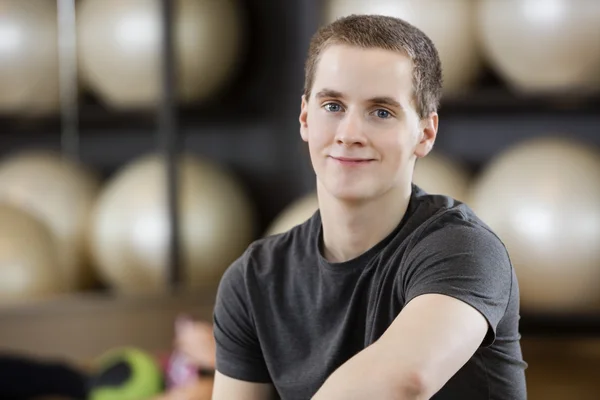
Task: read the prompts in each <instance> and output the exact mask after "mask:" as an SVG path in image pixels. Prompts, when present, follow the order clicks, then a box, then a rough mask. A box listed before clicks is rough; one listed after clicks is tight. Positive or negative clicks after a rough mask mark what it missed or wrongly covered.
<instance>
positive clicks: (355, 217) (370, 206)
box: [317, 184, 411, 262]
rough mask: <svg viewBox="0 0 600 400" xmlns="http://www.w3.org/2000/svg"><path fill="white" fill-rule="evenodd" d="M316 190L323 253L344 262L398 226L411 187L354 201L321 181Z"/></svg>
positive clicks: (327, 257)
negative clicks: (337, 194) (335, 194)
mask: <svg viewBox="0 0 600 400" xmlns="http://www.w3.org/2000/svg"><path fill="white" fill-rule="evenodd" d="M317 191H318V194H319V208H320V212H321V221H322V224H323V256H324V257H325V258H326V259H327V260H328V261H329V262H344V261H348V260H351V259H353V258H356V257H358V256H359V255H361V254H363V253H364V252H366V251H367V250H369V249H370V248H372V247H373V246H375V245H376V244H377V243H379V242H380V241H382V240H383V239H385V238H386V237H387V236H388V235H389V234H390V233H392V231H393V230H394V229H396V227H397V226H398V224H399V223H400V221H402V218H404V214H405V213H406V209H407V208H408V203H409V201H410V195H411V186H410V185H408V188H404V187H398V188H396V189H392V190H390V191H389V192H387V193H386V194H384V195H383V196H381V197H379V198H377V199H374V200H373V199H370V200H368V201H364V202H352V203H350V202H346V201H343V200H340V199H337V198H335V197H333V196H331V195H330V194H329V193H328V192H327V191H326V190H325V189H324V188H322V187H321V185H320V184H319V185H318V187H317Z"/></svg>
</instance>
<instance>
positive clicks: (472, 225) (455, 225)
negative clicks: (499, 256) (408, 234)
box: [413, 189, 506, 252]
mask: <svg viewBox="0 0 600 400" xmlns="http://www.w3.org/2000/svg"><path fill="white" fill-rule="evenodd" d="M415 202H416V204H417V205H416V206H415V210H416V211H415V214H416V215H417V218H419V219H420V222H421V223H420V224H419V225H418V227H416V228H415V230H414V232H413V236H414V238H413V240H414V242H415V243H420V242H422V241H426V242H432V241H433V242H439V243H437V244H439V245H441V246H443V247H450V248H453V247H455V246H456V245H459V244H461V243H462V244H464V245H468V246H469V247H471V246H472V245H474V244H483V243H488V244H489V245H493V246H498V247H500V248H501V249H502V250H503V251H504V252H506V248H505V246H504V243H503V242H502V240H501V239H500V238H499V237H498V235H496V233H495V232H494V231H493V230H492V229H491V228H490V227H489V226H488V225H487V224H486V223H485V222H484V221H483V220H482V219H481V218H479V217H478V216H477V214H476V213H475V212H474V211H473V209H472V208H471V207H469V205H468V204H466V203H463V202H460V201H458V200H455V199H453V198H451V197H448V196H443V195H430V194H427V193H425V192H423V191H421V190H420V189H417V193H416V194H415Z"/></svg>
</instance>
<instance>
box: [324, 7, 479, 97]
mask: <svg viewBox="0 0 600 400" xmlns="http://www.w3.org/2000/svg"><path fill="white" fill-rule="evenodd" d="M474 3H475V2H474V0H452V1H448V0H371V1H365V0H326V2H325V3H324V17H325V18H324V19H325V22H326V23H329V22H333V21H334V20H336V19H338V18H340V17H345V16H348V15H350V14H379V15H387V16H391V17H397V18H401V19H404V20H406V21H407V22H409V23H411V24H412V25H414V26H416V27H417V28H419V29H421V30H422V31H423V32H424V33H425V34H426V35H427V36H429V38H430V39H431V40H432V41H433V43H434V44H435V46H436V48H437V50H438V53H439V56H440V59H441V62H442V68H443V76H444V92H445V93H446V94H456V93H460V92H464V91H465V90H467V89H469V88H470V87H472V85H473V83H474V82H475V80H476V79H477V78H478V77H479V74H480V70H481V66H482V62H481V56H480V52H479V47H478V44H477V35H476V26H475V22H476V21H475V4H474Z"/></svg>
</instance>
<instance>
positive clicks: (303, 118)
mask: <svg viewBox="0 0 600 400" xmlns="http://www.w3.org/2000/svg"><path fill="white" fill-rule="evenodd" d="M299 121H300V136H301V137H302V140H304V141H305V142H308V102H307V101H306V96H305V95H302V104H301V106H300V118H299Z"/></svg>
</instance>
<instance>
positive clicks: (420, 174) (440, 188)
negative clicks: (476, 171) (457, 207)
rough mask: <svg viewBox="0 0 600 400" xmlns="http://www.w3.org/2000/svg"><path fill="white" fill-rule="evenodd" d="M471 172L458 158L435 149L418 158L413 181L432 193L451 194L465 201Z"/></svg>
mask: <svg viewBox="0 0 600 400" xmlns="http://www.w3.org/2000/svg"><path fill="white" fill-rule="evenodd" d="M470 179H471V174H470V172H469V171H468V169H467V168H466V166H465V165H463V164H462V163H461V162H459V161H458V160H456V159H454V158H451V157H449V156H447V155H445V154H442V153H440V152H436V151H433V152H431V153H429V154H428V155H427V156H426V157H422V158H420V159H418V160H417V163H416V164H415V170H414V173H413V183H415V184H416V185H417V186H419V187H420V188H421V189H423V190H424V191H426V192H427V193H431V194H442V195H445V196H450V197H452V198H454V199H456V200H458V201H462V202H465V201H466V200H467V197H468V191H469V184H470Z"/></svg>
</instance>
